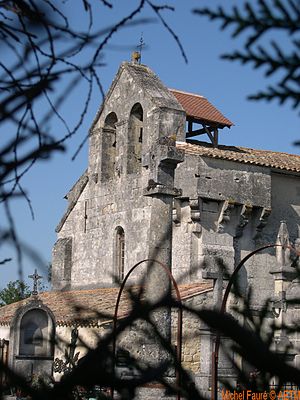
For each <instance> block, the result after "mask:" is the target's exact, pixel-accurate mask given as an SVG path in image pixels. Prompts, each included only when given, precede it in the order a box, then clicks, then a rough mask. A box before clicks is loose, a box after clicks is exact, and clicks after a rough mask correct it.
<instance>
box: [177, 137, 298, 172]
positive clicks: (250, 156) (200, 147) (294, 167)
mask: <svg viewBox="0 0 300 400" xmlns="http://www.w3.org/2000/svg"><path fill="white" fill-rule="evenodd" d="M176 146H177V147H178V148H179V149H182V150H184V151H185V152H186V153H187V154H195V155H199V156H205V157H211V158H219V159H222V160H230V161H237V162H240V163H243V164H254V165H260V166H263V167H269V168H274V169H280V170H286V171H293V172H300V156H299V155H295V154H288V153H279V152H276V151H269V150H255V149H248V148H245V147H235V146H222V145H219V146H218V147H217V148H214V147H213V146H212V145H211V144H208V143H204V142H192V143H185V142H177V143H176Z"/></svg>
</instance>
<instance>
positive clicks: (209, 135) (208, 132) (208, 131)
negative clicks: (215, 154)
mask: <svg viewBox="0 0 300 400" xmlns="http://www.w3.org/2000/svg"><path fill="white" fill-rule="evenodd" d="M202 126H203V129H205V132H206V133H207V136H208V137H209V138H210V141H211V142H212V144H214V137H213V135H212V134H211V132H210V130H209V129H208V127H207V126H205V125H204V124H202Z"/></svg>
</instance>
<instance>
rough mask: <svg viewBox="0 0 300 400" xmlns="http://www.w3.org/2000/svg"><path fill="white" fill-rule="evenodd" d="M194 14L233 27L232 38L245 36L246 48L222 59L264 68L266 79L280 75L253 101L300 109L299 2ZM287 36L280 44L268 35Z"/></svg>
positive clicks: (264, 1)
mask: <svg viewBox="0 0 300 400" xmlns="http://www.w3.org/2000/svg"><path fill="white" fill-rule="evenodd" d="M194 13H196V14H199V15H202V16H206V17H208V18H209V19H210V20H213V21H214V20H217V21H220V22H221V24H222V25H221V29H222V30H224V29H227V28H229V27H232V28H233V32H232V37H233V38H236V37H239V36H241V35H242V34H244V35H245V42H244V49H243V50H236V51H232V52H231V53H225V54H223V55H222V58H224V59H226V60H229V61H239V62H240V63H241V64H250V65H252V66H253V67H254V68H255V69H258V68H261V67H263V68H264V69H265V76H266V77H270V76H273V75H275V74H276V73H278V74H277V75H279V77H277V81H275V82H274V83H271V84H270V85H268V86H267V87H266V89H264V90H259V91H258V92H257V93H255V94H253V95H250V96H249V99H251V100H266V101H271V100H278V101H279V103H280V104H282V103H285V102H286V101H290V102H291V103H292V106H293V107H294V108H299V106H300V40H299V39H300V36H299V33H300V4H299V1H297V0H288V1H281V0H256V1H255V2H248V1H245V2H243V6H242V5H239V6H235V7H233V8H232V9H231V10H230V11H227V10H225V9H224V8H223V7H221V6H220V7H218V8H217V9H216V10H212V9H211V8H207V7H205V8H200V9H195V10H194ZM274 32H276V33H277V34H279V35H280V34H281V33H282V34H284V35H286V36H287V38H288V42H289V44H288V46H286V42H283V43H282V44H280V39H279V35H277V39H273V40H270V41H267V40H268V39H266V37H265V36H267V34H269V33H270V34H274Z"/></svg>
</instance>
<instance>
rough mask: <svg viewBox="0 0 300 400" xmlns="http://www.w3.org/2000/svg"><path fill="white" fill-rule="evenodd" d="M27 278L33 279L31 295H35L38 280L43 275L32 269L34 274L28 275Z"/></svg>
mask: <svg viewBox="0 0 300 400" xmlns="http://www.w3.org/2000/svg"><path fill="white" fill-rule="evenodd" d="M28 278H30V279H32V280H33V290H32V295H33V296H36V295H37V294H38V281H39V280H40V279H42V278H43V277H42V276H40V275H39V274H38V273H37V269H35V270H34V274H32V275H28Z"/></svg>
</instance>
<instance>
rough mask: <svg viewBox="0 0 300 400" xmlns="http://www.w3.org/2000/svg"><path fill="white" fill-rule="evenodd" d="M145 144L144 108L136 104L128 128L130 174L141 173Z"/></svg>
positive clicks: (128, 167)
mask: <svg viewBox="0 0 300 400" xmlns="http://www.w3.org/2000/svg"><path fill="white" fill-rule="evenodd" d="M142 144H143V108H142V106H141V105H140V103H136V104H135V105H134V106H133V107H132V109H131V112H130V117H129V126H128V162H127V172H128V173H129V174H134V173H139V172H140V171H141V165H142V163H141V161H142Z"/></svg>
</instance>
